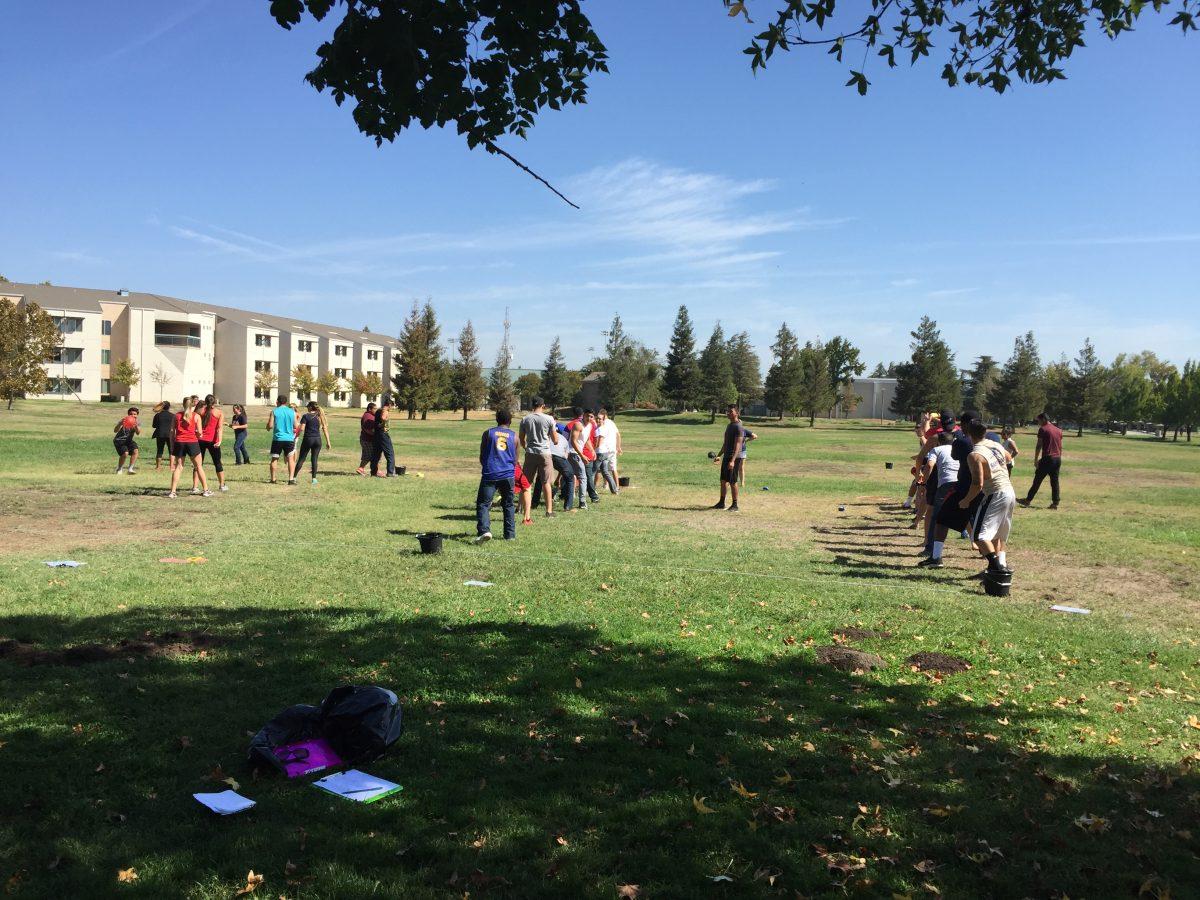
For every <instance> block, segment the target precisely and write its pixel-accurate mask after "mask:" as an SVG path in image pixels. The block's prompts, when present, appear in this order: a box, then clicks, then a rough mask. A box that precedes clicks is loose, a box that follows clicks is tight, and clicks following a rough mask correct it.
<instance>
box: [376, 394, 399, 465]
mask: <svg viewBox="0 0 1200 900" xmlns="http://www.w3.org/2000/svg"><path fill="white" fill-rule="evenodd" d="M391 421H392V398H391V397H384V398H383V400H382V402H380V404H379V408H378V409H377V410H375V427H374V429H373V431H372V435H373V438H372V439H373V441H374V443H373V444H372V448H371V475H372V476H374V477H375V478H394V477H395V475H396V449H395V448H394V447H393V446H392V436H391V434H390V433H389V429H390V428H391V427H392V426H391ZM380 459H383V460H386V464H385V466H384V471H383V472H380V471H379V460H380Z"/></svg>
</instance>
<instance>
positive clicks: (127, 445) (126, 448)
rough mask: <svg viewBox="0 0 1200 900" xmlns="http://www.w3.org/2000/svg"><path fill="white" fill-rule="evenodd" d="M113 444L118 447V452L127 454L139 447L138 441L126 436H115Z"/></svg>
mask: <svg viewBox="0 0 1200 900" xmlns="http://www.w3.org/2000/svg"><path fill="white" fill-rule="evenodd" d="M113 446H114V447H115V448H116V450H117V452H118V453H124V454H126V455H128V454H130V453H132V452H133V451H134V450H136V449H137V448H138V445H137V441H135V440H134V439H133V438H125V439H124V440H122V439H121V438H113Z"/></svg>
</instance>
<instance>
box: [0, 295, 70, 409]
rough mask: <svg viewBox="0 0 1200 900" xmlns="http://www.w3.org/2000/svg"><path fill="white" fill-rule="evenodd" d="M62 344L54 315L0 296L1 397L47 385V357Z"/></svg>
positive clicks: (36, 391) (9, 398)
mask: <svg viewBox="0 0 1200 900" xmlns="http://www.w3.org/2000/svg"><path fill="white" fill-rule="evenodd" d="M60 346H62V334H61V333H60V332H59V330H58V327H57V326H56V325H55V324H54V318H53V317H52V316H51V315H50V314H49V313H47V312H45V311H44V310H43V309H42V308H41V307H40V306H38V305H37V304H36V303H25V304H21V305H17V304H15V303H10V302H7V301H2V300H0V397H3V398H4V399H5V401H7V403H8V408H9V409H12V405H13V400H15V399H16V398H17V397H21V396H23V395H25V394H40V393H41V392H42V391H44V390H45V389H46V361H47V360H49V359H50V357H51V356H52V355H53V353H54V351H55V350H56V349H57V348H58V347H60Z"/></svg>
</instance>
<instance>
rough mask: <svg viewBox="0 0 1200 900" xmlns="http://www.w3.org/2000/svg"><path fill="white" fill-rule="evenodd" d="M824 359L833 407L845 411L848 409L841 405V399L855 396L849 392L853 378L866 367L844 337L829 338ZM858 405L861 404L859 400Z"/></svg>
mask: <svg viewBox="0 0 1200 900" xmlns="http://www.w3.org/2000/svg"><path fill="white" fill-rule="evenodd" d="M824 348H825V358H826V359H827V360H828V361H829V386H830V387H831V388H832V389H833V396H834V401H833V406H834V408H835V409H842V410H847V409H848V408H852V407H853V406H857V405H858V404H857V403H851V406H850V407H847V406H845V404H843V403H842V400H843V398H845V399H847V400H848V399H851V398H853V397H855V396H857V395H856V394H855V393H854V392H853V391H852V390H850V384H851V382H853V381H854V378H855V377H856V376H858V375H861V374H862V373H863V372H864V371H865V370H866V368H867V367H866V366H865V365H864V364H863V362H862V361H861V360H860V359H859V350H858V348H857V347H855V346H854V345H853V344H852V343H850V342H849V341H848V340H846V339H845V338H844V337H836V336H835V337H831V338H830V339H829V340H827V341H826V342H825V344H824ZM858 402H859V403H861V402H862V400H861V399H860V400H859V401H858Z"/></svg>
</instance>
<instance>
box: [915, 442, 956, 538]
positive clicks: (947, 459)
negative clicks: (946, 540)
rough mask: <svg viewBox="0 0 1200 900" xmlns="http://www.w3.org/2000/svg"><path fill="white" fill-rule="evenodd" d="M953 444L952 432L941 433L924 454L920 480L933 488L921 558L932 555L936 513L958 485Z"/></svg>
mask: <svg viewBox="0 0 1200 900" xmlns="http://www.w3.org/2000/svg"><path fill="white" fill-rule="evenodd" d="M953 443H954V434H953V433H952V432H949V431H943V432H942V433H941V434H939V435H938V443H937V446H936V447H934V448H933V449H932V450H930V451H929V453H928V454H926V456H925V463H924V465H923V466H922V469H921V475H922V479H923V480H924V481H925V483H926V484H929V485H931V486H932V487H933V499H932V500H931V501H930V502H929V507H930V511H929V517H928V521H927V522H926V528H925V547H924V549H923V550H922V551H921V555H922V556H931V555H932V554H933V535H934V532H935V530H936V529H937V517H938V513H940V512H941V511H942V505H943V504H944V503H945V502H946V497H947V496H949V494H950V493H951V492H952V491H953V490H954V488H955V486H956V484H957V483H958V460H956V459H955V458H954V457H953V456H951V455H950V452H951V445H952V444H953Z"/></svg>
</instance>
